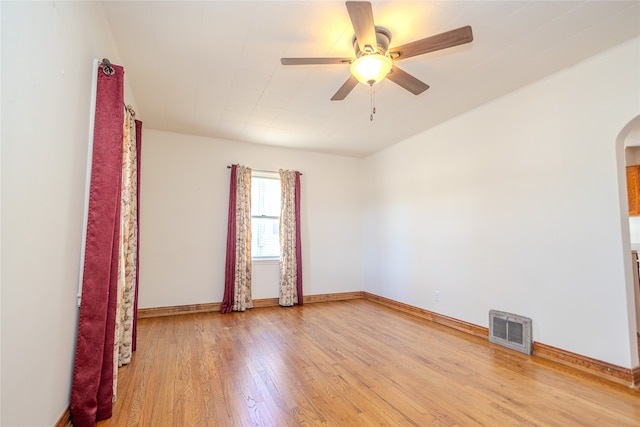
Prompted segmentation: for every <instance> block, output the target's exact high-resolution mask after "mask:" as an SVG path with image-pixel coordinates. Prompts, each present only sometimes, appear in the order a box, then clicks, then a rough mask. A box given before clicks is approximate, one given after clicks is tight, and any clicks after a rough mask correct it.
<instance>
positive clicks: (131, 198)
mask: <svg viewBox="0 0 640 427" xmlns="http://www.w3.org/2000/svg"><path fill="white" fill-rule="evenodd" d="M134 114H135V113H134V112H133V109H131V108H127V111H126V112H125V119H124V136H123V141H122V185H121V199H120V248H119V264H118V300H117V309H116V337H115V344H114V349H113V350H114V360H115V361H117V363H114V364H113V369H114V374H113V396H114V398H115V396H116V394H117V383H118V367H119V366H122V365H126V364H128V363H129V362H131V355H132V340H133V316H134V313H133V308H134V302H135V301H134V300H135V289H136V265H137V247H138V241H137V239H138V205H137V200H138V198H137V188H138V185H137V178H138V174H137V164H138V162H137V155H136V124H135V119H134Z"/></svg>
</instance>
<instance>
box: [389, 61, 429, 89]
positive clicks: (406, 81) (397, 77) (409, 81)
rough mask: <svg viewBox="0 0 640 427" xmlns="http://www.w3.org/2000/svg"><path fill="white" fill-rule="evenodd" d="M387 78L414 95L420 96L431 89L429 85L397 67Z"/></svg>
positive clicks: (392, 69)
mask: <svg viewBox="0 0 640 427" xmlns="http://www.w3.org/2000/svg"><path fill="white" fill-rule="evenodd" d="M387 78H388V79H389V80H391V81H392V82H394V83H395V84H397V85H399V86H401V87H403V88H405V89H406V90H408V91H409V92H411V93H412V94H414V95H420V94H421V93H422V92H424V91H425V90H427V89H429V85H428V84H426V83H424V82H423V81H420V80H418V79H416V78H415V77H413V76H412V75H411V74H409V73H407V72H406V71H402V70H401V69H400V68H398V67H396V66H395V65H394V66H393V67H392V68H391V72H390V73H389V74H387Z"/></svg>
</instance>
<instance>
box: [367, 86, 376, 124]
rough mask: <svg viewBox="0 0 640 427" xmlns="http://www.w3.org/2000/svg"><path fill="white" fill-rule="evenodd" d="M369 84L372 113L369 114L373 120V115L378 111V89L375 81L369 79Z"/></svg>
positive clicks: (370, 119)
mask: <svg viewBox="0 0 640 427" xmlns="http://www.w3.org/2000/svg"><path fill="white" fill-rule="evenodd" d="M368 83H369V86H371V115H370V116H369V121H371V122H372V121H373V115H374V114H375V113H376V89H375V84H374V83H375V81H374V80H369V82H368Z"/></svg>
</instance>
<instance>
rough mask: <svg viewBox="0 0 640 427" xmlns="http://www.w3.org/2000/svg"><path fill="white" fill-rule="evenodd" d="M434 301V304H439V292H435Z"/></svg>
mask: <svg viewBox="0 0 640 427" xmlns="http://www.w3.org/2000/svg"><path fill="white" fill-rule="evenodd" d="M434 299H435V301H436V302H440V291H436V294H435V297H434Z"/></svg>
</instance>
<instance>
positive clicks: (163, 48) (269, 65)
mask: <svg viewBox="0 0 640 427" xmlns="http://www.w3.org/2000/svg"><path fill="white" fill-rule="evenodd" d="M372 4H373V15H374V19H375V23H376V25H382V26H384V27H387V28H388V29H390V30H391V32H392V35H393V38H392V40H391V43H390V46H391V47H393V46H397V45H400V44H404V43H407V42H410V41H413V40H417V39H422V38H425V37H428V36H431V35H434V34H437V33H440V32H443V31H448V30H451V29H455V28H458V27H461V26H464V25H471V26H472V28H473V34H474V41H473V42H472V43H470V44H466V45H462V46H457V47H454V48H450V49H447V50H443V51H439V52H434V53H429V54H425V55H421V56H418V57H414V58H408V59H406V60H404V61H399V62H397V63H396V65H398V66H399V67H401V68H402V69H404V70H405V71H407V72H409V73H411V74H412V75H414V76H415V77H417V78H419V79H421V80H423V81H424V82H425V83H427V84H429V85H430V86H431V88H430V89H429V90H427V91H426V92H424V93H423V94H421V95H418V96H415V95H412V94H410V93H409V92H407V91H406V90H404V89H402V88H401V87H400V86H397V85H396V84H394V83H393V82H391V81H388V80H385V81H383V82H381V83H380V84H379V85H377V86H376V94H375V103H376V110H377V114H376V115H375V118H374V121H373V122H370V121H369V110H370V89H369V87H368V86H366V85H361V84H359V85H358V86H357V87H356V88H355V89H354V90H353V91H352V92H351V94H350V95H349V96H348V97H347V98H346V100H344V101H330V100H329V99H330V98H331V96H332V95H333V94H334V93H335V92H336V91H337V90H338V88H339V87H340V86H341V85H342V83H344V81H345V80H346V79H347V78H348V76H349V67H348V65H305V66H283V65H281V64H280V58H281V57H320V56H330V57H334V56H335V57H345V56H346V57H352V56H353V48H352V46H351V38H352V36H353V29H352V27H351V23H350V21H349V15H348V13H347V10H346V8H345V5H344V2H338V1H323V2H314V1H193V2H166V1H148V2H136V1H127V2H118V1H107V2H103V7H104V11H105V14H106V16H107V19H108V20H109V23H110V25H111V29H112V32H113V37H114V39H115V43H116V45H117V46H118V49H119V52H120V54H121V57H122V60H123V63H122V64H120V65H122V66H124V68H125V72H126V76H127V83H128V85H129V87H130V89H131V90H132V92H133V96H134V97H135V101H136V104H137V108H138V110H139V111H138V113H139V114H138V115H139V116H140V117H141V118H142V120H143V121H144V124H145V127H146V128H151V129H159V130H166V131H172V132H179V133H186V134H194V135H203V136H208V137H214V138H224V139H230V140H237V141H245V142H252V143H259V144H270V145H277V146H283V147H293V148H299V149H305V150H313V151H320V152H327V153H338V154H344V155H350V156H366V155H368V154H370V153H373V152H375V151H378V150H380V149H382V148H384V147H387V146H389V145H392V144H394V143H397V142H399V141H402V140H403V139H406V138H407V137H409V136H412V135H415V134H417V133H419V132H421V131H423V130H425V129H427V128H430V127H432V126H435V125H437V124H439V123H442V122H443V121H445V120H448V119H450V118H452V117H454V116H457V115H459V114H462V113H464V112H465V111H469V110H471V109H473V108H475V107H477V106H479V105H481V104H483V103H486V102H488V101H490V100H492V99H495V98H497V97H499V96H502V95H504V94H506V93H508V92H510V91H513V90H514V89H517V88H519V87H522V86H524V85H527V84H529V83H531V82H533V81H535V80H538V79H540V78H543V77H545V76H547V75H549V74H551V73H554V72H556V71H559V70H561V69H563V68H567V67H570V66H572V65H573V64H575V63H577V62H579V61H581V60H583V59H585V58H587V57H589V56H591V55H594V54H596V53H598V52H600V51H603V50H605V49H607V48H609V47H612V46H615V45H617V44H619V43H621V42H623V41H625V40H628V39H630V38H633V37H636V36H638V35H640V1H409V2H398V1H393V2H391V1H380V2H378V1H374V2H372ZM639 78H640V77H639ZM593 84H594V85H596V84H598V82H597V81H596V82H593ZM585 90H589V88H588V87H585Z"/></svg>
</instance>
